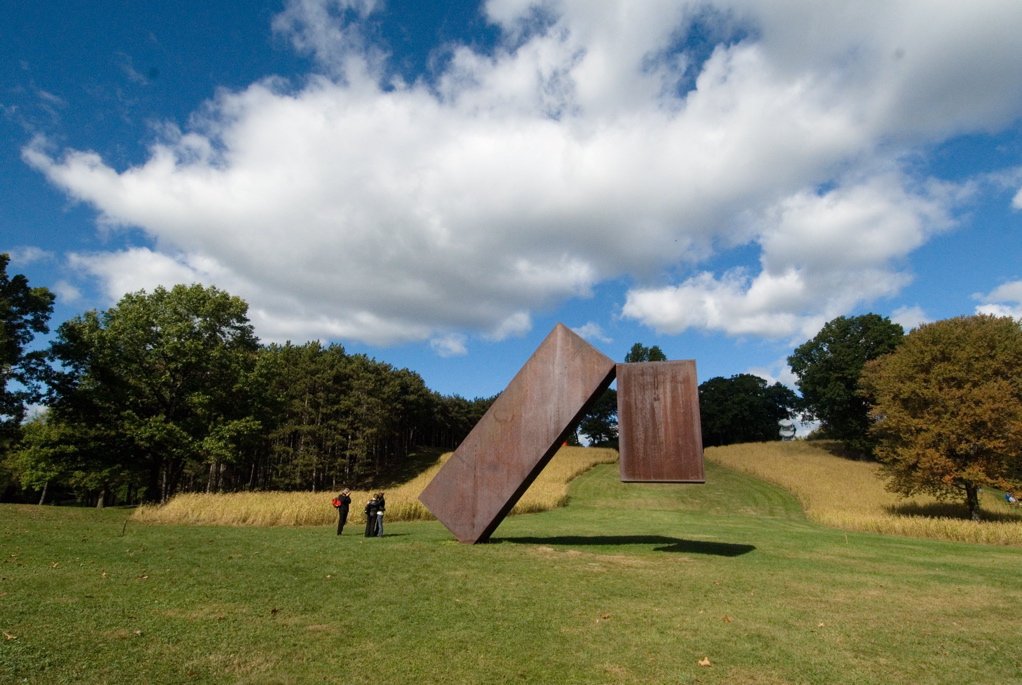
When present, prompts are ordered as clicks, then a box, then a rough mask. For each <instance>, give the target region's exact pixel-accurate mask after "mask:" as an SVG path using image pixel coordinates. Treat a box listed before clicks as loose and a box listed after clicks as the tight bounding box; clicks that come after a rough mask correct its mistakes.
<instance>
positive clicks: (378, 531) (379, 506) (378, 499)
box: [376, 492, 387, 538]
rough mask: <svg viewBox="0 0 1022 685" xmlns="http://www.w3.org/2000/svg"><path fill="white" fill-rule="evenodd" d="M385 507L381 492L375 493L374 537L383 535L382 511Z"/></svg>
mask: <svg viewBox="0 0 1022 685" xmlns="http://www.w3.org/2000/svg"><path fill="white" fill-rule="evenodd" d="M386 509H387V502H386V500H385V499H384V498H383V493H382V492H378V493H376V537H380V538H382V537H383V512H384V511H386Z"/></svg>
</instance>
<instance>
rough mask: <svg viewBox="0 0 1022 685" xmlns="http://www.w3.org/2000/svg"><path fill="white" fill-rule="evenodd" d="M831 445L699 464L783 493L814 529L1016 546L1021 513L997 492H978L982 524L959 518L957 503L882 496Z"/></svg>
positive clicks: (718, 454) (770, 445) (787, 447)
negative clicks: (750, 478) (715, 465)
mask: <svg viewBox="0 0 1022 685" xmlns="http://www.w3.org/2000/svg"><path fill="white" fill-rule="evenodd" d="M837 447H838V446H837V444H836V443H827V442H805V441H793V442H762V443H749V444H743V445H728V446H726V447H710V448H707V450H706V452H705V455H706V458H707V459H709V460H711V461H714V462H716V463H718V464H720V465H722V466H726V467H727V468H729V469H733V470H735V471H740V472H742V473H747V474H749V475H752V476H755V477H757V478H760V479H762V480H765V481H767V482H769V483H773V484H775V485H778V486H780V487H782V488H784V489H785V490H788V491H789V492H791V493H792V494H794V495H795V496H796V497H798V499H799V501H800V502H801V504H802V507H803V509H805V511H806V514H807V515H808V516H809V518H811V519H812V520H814V521H816V522H817V523H821V524H823V525H825V526H831V527H834V528H842V529H845V530H856V531H863V532H868V533H885V534H889V535H903V536H907V537H920V538H931V539H937V540H950V541H954V542H975V543H984V544H991V545H1022V511H1020V510H1019V508H1017V507H1011V506H1009V505H1008V504H1007V503H1006V502H1005V501H1004V499H1003V493H1001V494H997V493H993V492H987V491H984V492H983V493H982V495H981V499H980V506H981V508H982V511H983V516H984V518H985V519H986V520H984V521H980V522H975V521H971V520H968V519H967V518H966V508H965V505H964V503H957V502H956V503H950V502H946V503H941V502H938V501H937V500H935V499H934V498H932V497H929V496H917V497H912V498H907V499H903V498H900V497H899V496H898V495H895V494H893V493H891V492H888V491H887V490H886V489H885V488H884V481H883V480H881V478H880V477H879V476H878V471H879V465H878V464H875V463H871V462H863V461H853V460H851V459H846V458H843V457H841V456H837V454H835V452H836V451H837V450H836V448H837Z"/></svg>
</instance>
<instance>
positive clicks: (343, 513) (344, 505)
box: [333, 488, 351, 535]
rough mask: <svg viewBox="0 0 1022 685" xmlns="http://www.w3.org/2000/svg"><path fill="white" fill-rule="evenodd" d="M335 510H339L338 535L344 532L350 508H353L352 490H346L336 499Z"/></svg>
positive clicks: (334, 502)
mask: <svg viewBox="0 0 1022 685" xmlns="http://www.w3.org/2000/svg"><path fill="white" fill-rule="evenodd" d="M333 505H334V509H336V510H337V534H338V535H340V534H341V531H342V530H344V524H345V523H347V522H348V508H349V507H350V506H351V490H349V489H348V488H344V490H343V491H342V492H341V494H339V495H337V497H334V501H333Z"/></svg>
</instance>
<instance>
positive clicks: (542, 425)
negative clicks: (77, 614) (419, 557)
mask: <svg viewBox="0 0 1022 685" xmlns="http://www.w3.org/2000/svg"><path fill="white" fill-rule="evenodd" d="M614 371H615V364H614V362H613V361H612V360H611V359H609V358H608V357H606V356H605V355H603V354H602V353H600V352H599V351H598V350H597V349H596V348H594V347H593V346H591V345H590V344H589V343H587V342H586V341H585V340H583V339H582V338H580V337H579V336H578V335H576V334H575V333H573V332H571V331H570V330H569V329H568V328H566V327H565V326H564V325H562V324H557V326H555V327H554V330H553V331H551V333H550V335H548V336H547V338H546V340H544V341H543V343H542V344H541V345H540V346H539V348H537V350H536V351H535V352H534V353H533V355H532V357H530V358H529V360H528V361H527V362H526V363H525V366H523V367H522V369H521V370H520V371H519V372H518V374H517V375H516V376H515V377H514V378H513V379H512V380H511V383H510V384H509V385H508V386H507V388H506V389H505V390H504V392H502V393H501V394H500V397H498V398H497V400H496V401H495V402H494V403H493V406H491V407H490V410H489V411H487V412H486V414H485V415H483V418H482V419H480V420H479V423H477V424H476V426H475V428H473V429H472V432H470V433H469V434H468V436H467V437H466V438H465V440H464V442H462V443H461V445H460V446H459V447H458V449H457V450H456V451H455V452H454V454H453V455H451V458H450V459H449V460H448V461H447V463H446V464H444V466H443V468H442V469H440V472H439V473H437V475H436V476H435V477H434V478H433V480H432V481H430V483H429V485H427V486H426V489H425V490H423V491H422V494H421V495H420V496H419V501H420V502H422V503H423V504H424V505H426V508H428V509H429V510H430V511H431V512H432V513H433V515H434V516H436V517H437V518H438V519H439V520H440V522H441V523H443V524H444V525H445V526H447V528H448V530H450V531H451V532H452V533H454V536H455V537H456V538H458V540H460V541H462V542H465V543H475V542H483V541H485V540H486V539H488V538H489V536H490V534H491V533H493V531H494V530H496V528H497V526H498V525H500V522H501V521H502V520H503V519H504V517H505V516H507V513H508V512H509V511H511V508H512V507H513V506H514V505H515V503H516V502H517V501H518V499H519V498H520V497H521V496H522V495H523V494H524V493H525V491H526V490H527V489H528V487H529V485H531V484H532V481H533V480H535V478H536V476H537V475H539V472H540V471H542V470H543V467H544V466H546V465H547V462H549V461H550V458H551V457H553V455H554V453H555V452H556V451H557V449H558V448H559V447H560V446H561V444H562V443H563V442H564V440H565V439H566V437H567V435H568V433H569V431H570V430H572V429H573V428H574V426H575V424H576V423H577V422H578V420H579V419H580V418H581V417H582V415H583V414H584V413H585V411H586V410H587V409H588V407H589V406H590V405H591V404H592V403H593V402H594V401H595V400H596V399H597V398H599V395H600V393H602V392H603V391H604V390H605V389H606V388H607V386H609V385H610V383H611V382H612V381H613V380H614Z"/></svg>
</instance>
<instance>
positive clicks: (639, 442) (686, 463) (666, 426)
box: [617, 359, 706, 483]
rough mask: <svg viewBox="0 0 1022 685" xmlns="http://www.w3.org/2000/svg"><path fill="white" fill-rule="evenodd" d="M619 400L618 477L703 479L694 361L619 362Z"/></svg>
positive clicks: (651, 480) (633, 480)
mask: <svg viewBox="0 0 1022 685" xmlns="http://www.w3.org/2000/svg"><path fill="white" fill-rule="evenodd" d="M617 402H618V410H617V419H618V444H619V449H618V451H619V453H620V455H621V480H622V482H626V483H705V482H706V475H705V472H704V470H703V435H702V430H701V428H700V423H699V385H698V381H697V378H696V364H695V361H694V360H691V359H689V360H681V361H669V362H638V363H631V364H618V365H617Z"/></svg>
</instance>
